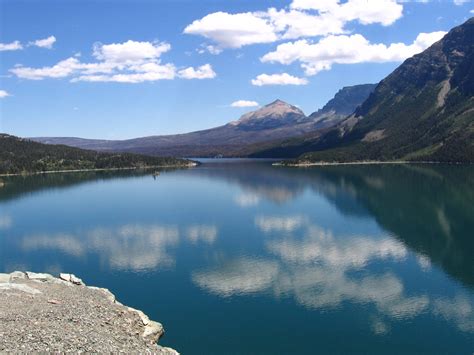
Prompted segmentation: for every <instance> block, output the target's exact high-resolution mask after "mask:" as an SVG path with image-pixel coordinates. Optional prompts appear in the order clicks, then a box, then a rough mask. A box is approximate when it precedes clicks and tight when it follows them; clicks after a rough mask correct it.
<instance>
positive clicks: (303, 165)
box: [272, 160, 472, 168]
mask: <svg viewBox="0 0 474 355" xmlns="http://www.w3.org/2000/svg"><path fill="white" fill-rule="evenodd" d="M383 164H394V165H395V164H400V165H403V164H448V165H464V164H465V165H471V164H472V163H463V162H442V161H413V160H390V161H379V160H369V161H351V162H314V163H313V162H304V161H303V162H301V163H295V164H283V162H278V163H273V164H272V166H284V167H290V168H308V167H312V166H337V165H383Z"/></svg>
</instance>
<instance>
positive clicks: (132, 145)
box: [31, 86, 369, 157]
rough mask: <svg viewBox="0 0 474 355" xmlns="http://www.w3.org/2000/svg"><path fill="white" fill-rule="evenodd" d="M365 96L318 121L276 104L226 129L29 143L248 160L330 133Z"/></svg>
mask: <svg viewBox="0 0 474 355" xmlns="http://www.w3.org/2000/svg"><path fill="white" fill-rule="evenodd" d="M361 87H363V86H361ZM368 95H369V93H368V92H367V93H366V95H365V96H364V95H363V94H361V90H351V88H350V87H348V88H344V89H342V90H341V91H340V92H339V93H338V94H337V95H336V96H337V97H335V98H334V99H333V100H331V101H334V102H332V103H331V105H330V106H328V107H327V110H325V111H323V112H322V113H321V115H315V116H313V115H314V114H313V115H311V116H310V117H307V116H306V115H305V114H304V112H303V111H301V110H300V109H299V108H298V107H296V106H293V105H290V104H288V103H286V102H284V101H282V100H275V101H274V102H272V103H270V104H268V105H266V106H263V107H261V108H259V109H257V110H255V111H252V112H249V113H246V114H244V115H243V116H242V117H240V118H239V119H238V120H236V121H233V122H230V123H228V124H226V125H223V126H220V127H215V128H211V129H207V130H202V131H197V132H191V133H186V134H176V135H168V136H149V137H143V138H136V139H128V140H121V141H118V140H114V141H110V140H95V139H82V138H68V137H64V138H48V137H39V138H38V137H37V138H31V139H32V140H35V141H37V142H41V143H47V144H64V145H68V146H73V147H78V148H83V149H91V150H96V151H109V152H132V153H140V154H148V155H156V156H188V157H198V156H199V157H209V156H211V157H212V156H217V155H223V156H246V155H248V154H250V153H252V152H253V151H254V150H256V149H257V150H258V149H261V147H262V144H266V143H268V142H274V141H281V140H284V139H287V138H290V137H301V136H303V135H306V134H308V133H310V132H314V131H315V130H318V129H319V127H328V126H329V127H330V126H332V125H334V124H336V123H337V122H338V121H337V120H334V119H333V118H335V117H343V116H346V112H347V111H350V113H352V112H353V111H354V109H355V108H356V107H357V106H358V105H359V104H361V103H362V102H363V101H364V99H365V98H366V97H367V96H368ZM339 105H340V106H341V109H339ZM326 106H327V105H326ZM326 106H325V107H326ZM323 110H324V108H323ZM318 112H319V111H318Z"/></svg>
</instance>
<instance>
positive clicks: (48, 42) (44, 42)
mask: <svg viewBox="0 0 474 355" xmlns="http://www.w3.org/2000/svg"><path fill="white" fill-rule="evenodd" d="M55 42H56V37H54V36H49V37H48V38H43V39H38V40H36V41H33V42H30V45H31V46H36V47H40V48H47V49H51V48H53V44H54V43H55Z"/></svg>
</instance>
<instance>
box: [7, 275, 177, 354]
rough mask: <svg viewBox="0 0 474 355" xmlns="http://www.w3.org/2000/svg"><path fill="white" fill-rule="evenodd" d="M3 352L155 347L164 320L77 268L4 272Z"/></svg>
mask: <svg viewBox="0 0 474 355" xmlns="http://www.w3.org/2000/svg"><path fill="white" fill-rule="evenodd" d="M0 315H1V317H2V320H3V321H2V322H1V323H0V333H1V334H2V339H3V341H2V342H1V343H0V353H3V352H13V353H17V352H22V353H25V352H26V353H30V352H33V353H36V352H40V353H43V352H46V353H51V352H54V353H56V352H58V353H67V352H74V353H82V352H84V353H90V352H93V353H122V352H123V353H153V354H162V355H178V354H179V353H178V352H177V351H176V350H174V349H171V348H168V347H163V346H160V345H158V340H159V339H160V338H161V337H162V336H163V335H164V332H165V331H164V328H163V326H162V325H161V324H160V323H158V322H155V321H153V320H150V318H149V317H148V316H147V315H146V314H145V313H143V312H142V311H140V310H137V309H134V308H131V307H128V306H126V305H123V304H121V303H120V302H118V301H117V300H116V298H115V295H114V294H112V293H111V292H110V291H109V290H108V289H105V288H100V287H94V286H87V285H85V284H84V283H83V282H82V280H81V279H79V278H78V277H76V276H75V275H73V274H65V273H61V274H59V276H58V277H55V276H53V275H50V274H45V273H34V272H30V271H26V272H23V271H14V272H12V273H9V274H8V273H7V274H3V273H0Z"/></svg>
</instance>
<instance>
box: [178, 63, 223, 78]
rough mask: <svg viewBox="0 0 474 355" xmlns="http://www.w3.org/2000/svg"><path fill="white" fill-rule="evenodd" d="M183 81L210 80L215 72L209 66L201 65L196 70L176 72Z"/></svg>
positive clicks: (188, 69)
mask: <svg viewBox="0 0 474 355" xmlns="http://www.w3.org/2000/svg"><path fill="white" fill-rule="evenodd" d="M178 75H179V77H180V78H183V79H212V78H215V77H216V72H215V71H214V70H213V69H212V66H211V65H210V64H204V65H201V66H200V67H198V68H196V69H195V68H193V67H189V68H186V69H182V70H180V71H179V72H178Z"/></svg>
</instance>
